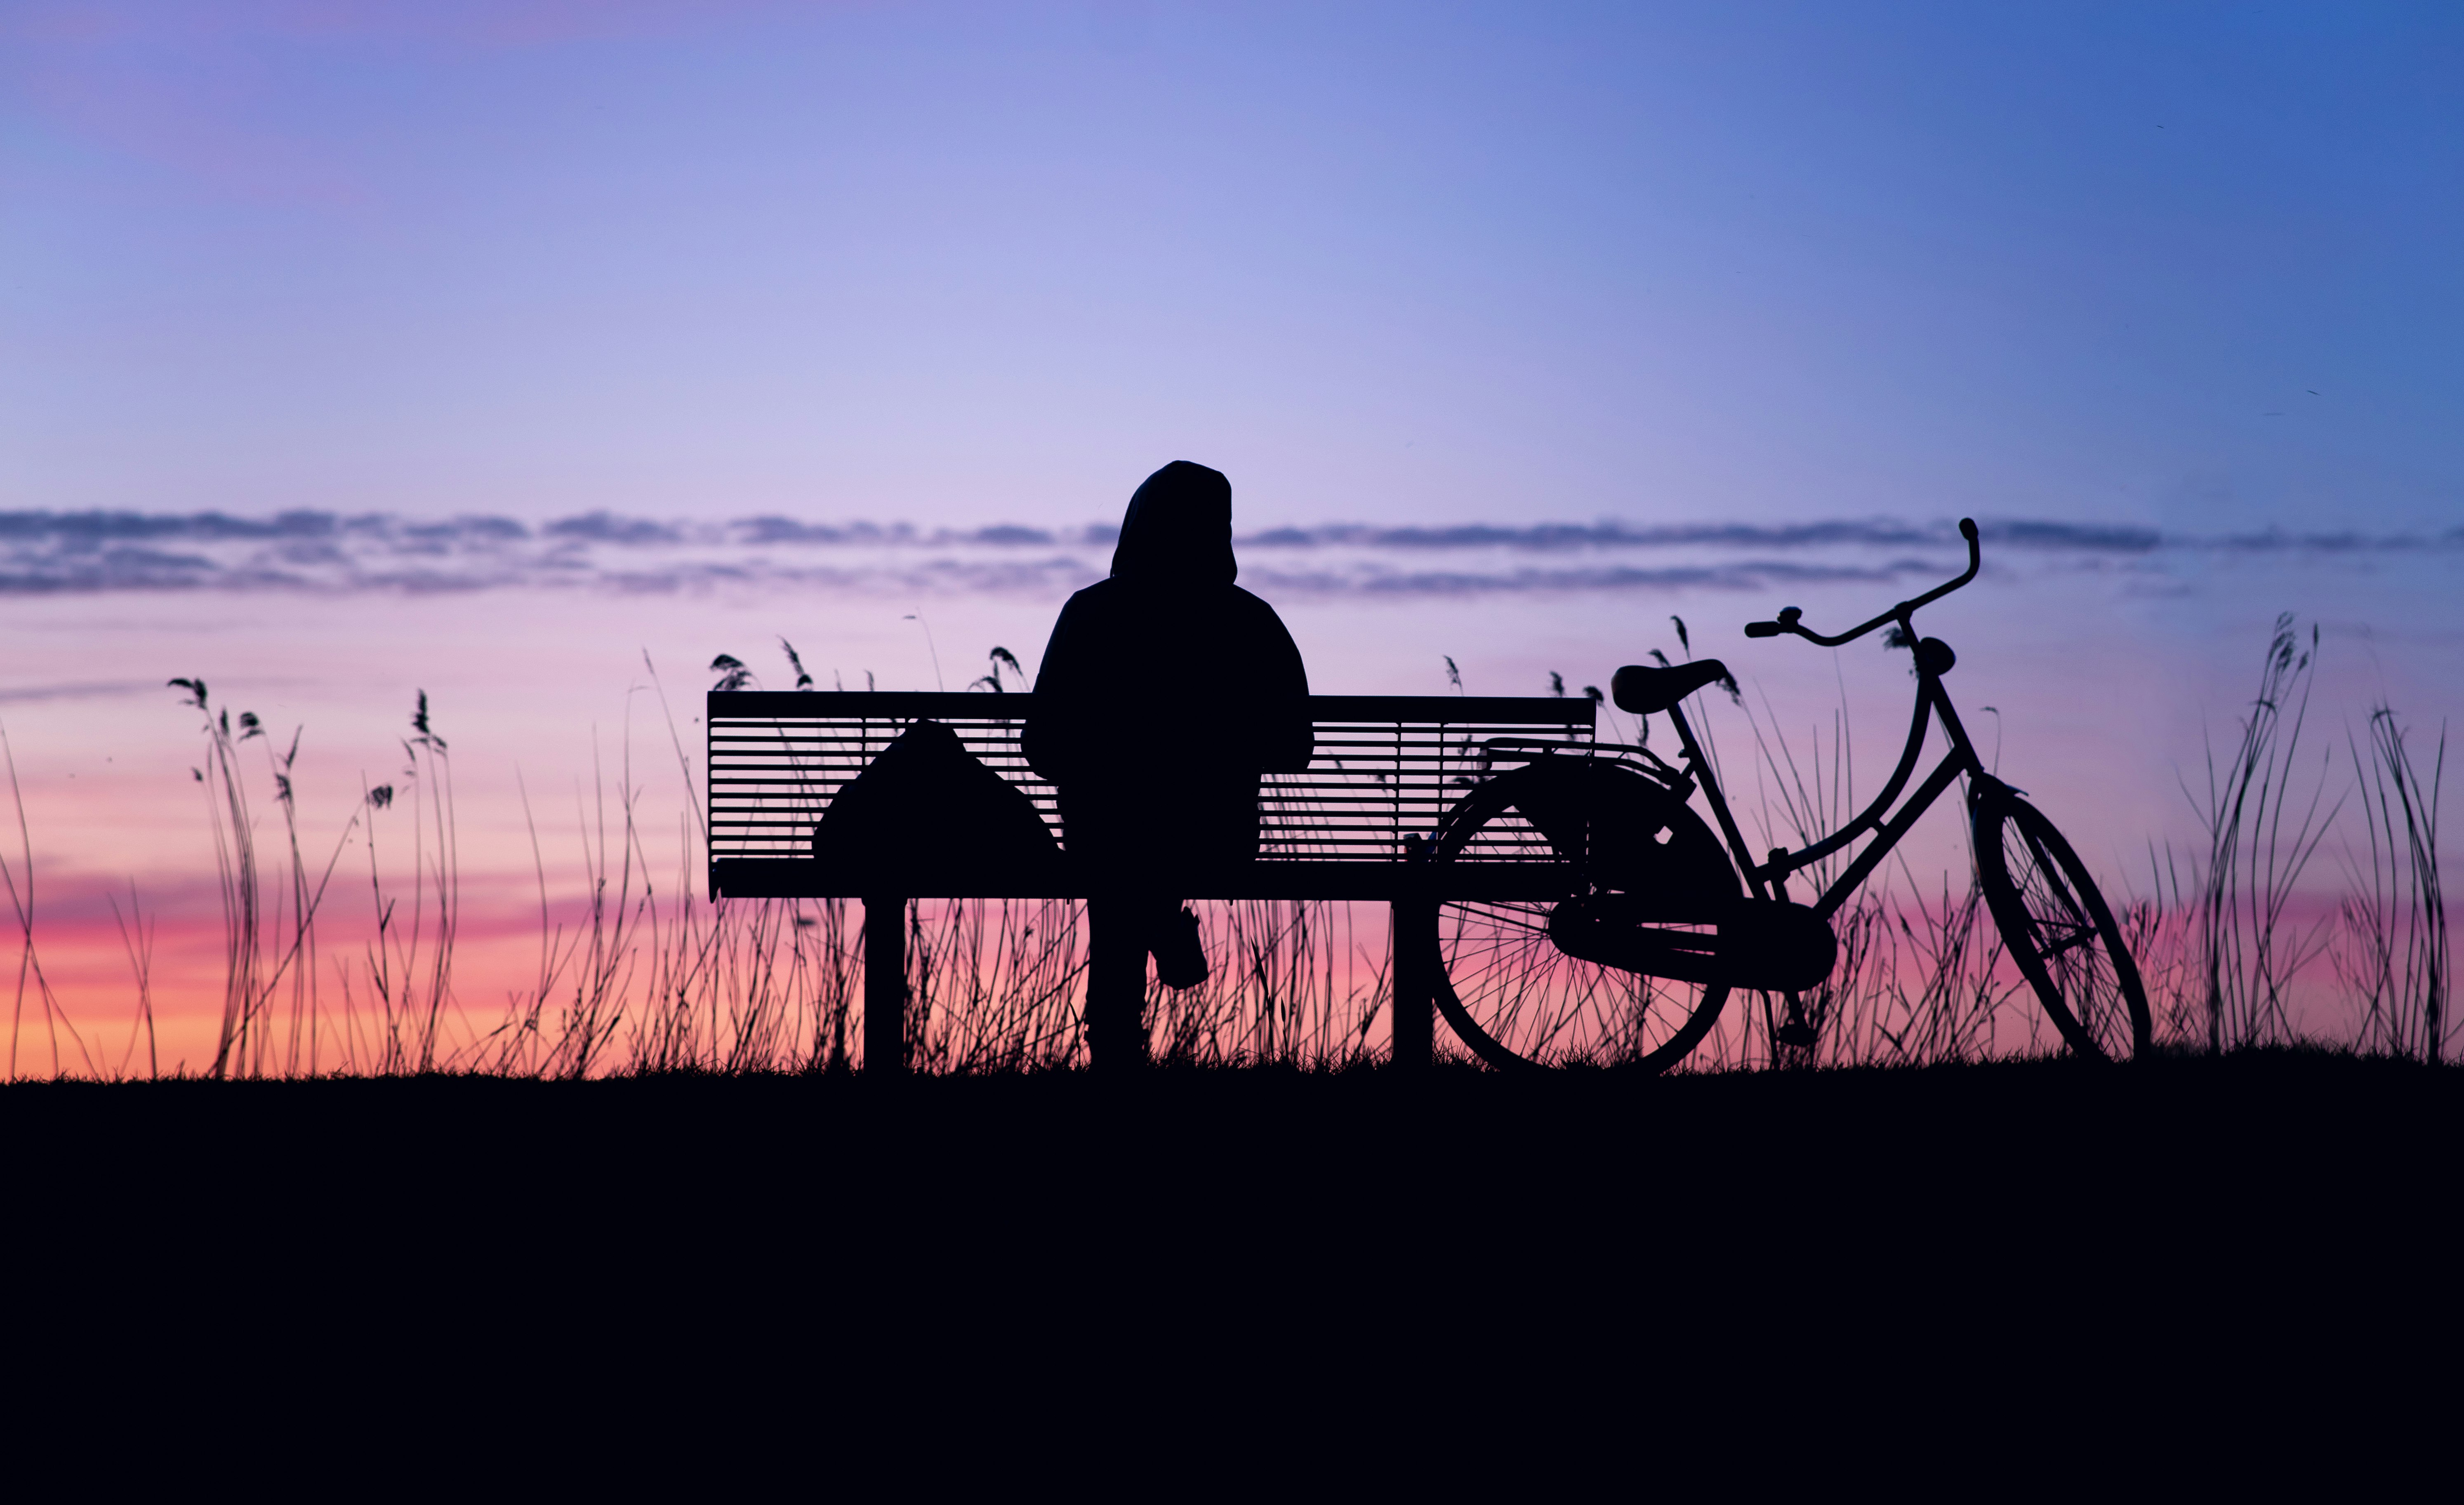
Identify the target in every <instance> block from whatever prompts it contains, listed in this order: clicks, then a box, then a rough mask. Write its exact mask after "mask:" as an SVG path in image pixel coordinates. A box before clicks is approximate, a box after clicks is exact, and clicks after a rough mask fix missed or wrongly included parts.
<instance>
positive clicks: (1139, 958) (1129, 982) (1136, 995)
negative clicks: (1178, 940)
mask: <svg viewBox="0 0 2464 1505" xmlns="http://www.w3.org/2000/svg"><path fill="white" fill-rule="evenodd" d="M1151 908H1153V905H1152V904H1151V903H1149V902H1148V901H1145V900H1142V899H1135V898H1129V897H1123V896H1113V897H1111V898H1096V899H1089V900H1088V901H1087V1056H1088V1060H1089V1064H1091V1065H1093V1066H1094V1067H1095V1068H1096V1069H1097V1070H1099V1071H1117V1070H1120V1069H1123V1068H1132V1069H1134V1068H1135V1067H1138V1066H1142V1065H1145V1064H1146V1059H1147V1025H1146V1004H1147V945H1148V926H1147V921H1148V911H1149V910H1150V909H1151Z"/></svg>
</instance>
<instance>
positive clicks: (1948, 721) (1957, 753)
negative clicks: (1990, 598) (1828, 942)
mask: <svg viewBox="0 0 2464 1505" xmlns="http://www.w3.org/2000/svg"><path fill="white" fill-rule="evenodd" d="M1960 532H1961V534H1963V535H1964V536H1965V537H1966V538H1967V539H1968V571H1967V573H1966V574H1964V575H1962V576H1960V577H1959V578H1957V579H1955V580H1951V581H1949V582H1947V583H1946V584H1944V585H1941V586H1938V587H1936V588H1935V589H1933V590H1930V591H1927V592H1926V593H1925V595H1923V596H1920V597H1917V598H1916V599H1914V600H1904V601H1902V602H1900V603H1899V604H1898V605H1896V606H1894V607H1892V608H1891V609H1890V610H1889V611H1886V612H1884V613H1882V614H1881V616H1879V617H1877V618H1875V619H1874V620H1873V621H1871V622H1866V623H1864V624H1863V625H1862V626H1859V627H1857V628H1855V629H1853V630H1851V631H1848V632H1844V633H1841V634H1840V635H1839V636H1837V637H1836V638H1826V637H1823V636H1822V635H1821V634H1819V633H1816V632H1813V631H1811V630H1809V629H1807V628H1805V627H1803V626H1801V625H1799V624H1798V622H1797V611H1796V608H1794V607H1793V606H1792V607H1790V608H1789V609H1787V610H1786V611H1783V612H1781V613H1780V615H1779V620H1778V621H1777V622H1756V623H1754V624H1753V625H1752V626H1750V627H1749V628H1748V629H1747V634H1748V635H1749V636H1750V637H1775V636H1777V635H1779V634H1781V633H1793V634H1794V635H1796V636H1798V637H1801V638H1805V639H1808V640H1809V641H1811V642H1814V643H1821V644H1823V645H1825V646H1831V647H1836V646H1837V645H1838V644H1840V643H1848V642H1852V641H1854V640H1855V639H1858V638H1861V637H1863V636H1864V635H1865V634H1866V633H1869V632H1871V631H1873V630H1874V629H1875V628H1876V627H1880V626H1882V625H1884V624H1885V623H1894V622H1895V623H1897V624H1898V626H1899V630H1900V633H1901V636H1902V638H1903V641H1904V642H1905V643H1906V644H1907V647H1908V650H1909V652H1910V653H1911V655H1913V656H1914V658H1915V659H1916V666H1917V703H1916V713H1915V716H1914V717H1913V719H1912V720H1911V721H1910V723H1909V726H1908V742H1907V746H1906V747H1905V748H1904V749H1903V750H1902V751H1901V752H1900V763H1899V767H1897V768H1896V769H1894V770H1892V772H1891V776H1890V779H1889V781H1888V782H1887V783H1885V784H1884V785H1883V786H1882V792H1881V795H1880V796H1878V797H1876V799H1875V800H1874V802H1873V803H1872V804H1869V805H1867V806H1866V807H1865V808H1864V810H1863V811H1861V812H1860V813H1859V815H1858V816H1857V818H1855V819H1853V820H1851V821H1849V822H1848V823H1847V824H1846V825H1844V826H1841V827H1840V828H1839V829H1838V830H1837V831H1834V832H1832V833H1831V834H1830V835H1829V836H1827V837H1824V838H1822V839H1821V840H1817V841H1815V842H1812V843H1810V844H1809V845H1807V846H1804V847H1802V848H1799V849H1798V850H1796V851H1793V852H1792V851H1790V850H1788V849H1787V848H1785V847H1773V848H1772V849H1771V854H1770V856H1769V857H1768V858H1767V859H1766V860H1764V861H1763V862H1759V863H1758V862H1755V861H1754V858H1753V853H1752V852H1751V851H1750V850H1749V849H1748V847H1747V846H1746V839H1745V835H1744V833H1742V832H1740V831H1739V830H1738V829H1737V821H1736V818H1735V817H1734V816H1732V815H1731V814H1729V811H1728V800H1727V796H1726V795H1725V794H1724V793H1722V791H1721V789H1720V781H1719V779H1718V777H1717V776H1715V775H1714V774H1713V773H1712V771H1711V762H1710V759H1708V758H1707V757H1705V756H1704V754H1703V749H1702V747H1701V745H1700V744H1698V743H1697V742H1696V741H1695V740H1694V729H1693V727H1692V726H1690V725H1688V724H1687V722H1686V720H1685V708H1684V707H1683V706H1682V705H1677V706H1671V707H1669V708H1668V719H1669V720H1670V721H1671V722H1672V723H1674V724H1675V726H1676V728H1677V739H1678V743H1679V746H1680V747H1682V748H1683V756H1684V760H1685V764H1686V768H1687V771H1688V774H1689V775H1690V776H1691V778H1692V779H1693V781H1694V782H1695V783H1696V784H1698V785H1700V786H1701V788H1702V790H1703V793H1704V796H1705V797H1706V798H1707V799H1709V801H1710V804H1711V813H1712V814H1713V815H1714V816H1716V817H1718V818H1719V823H1720V834H1721V836H1722V837H1723V838H1724V839H1726V840H1727V843H1728V850H1729V851H1730V852H1732V853H1734V854H1735V856H1736V860H1737V870H1738V871H1739V872H1741V873H1743V874H1744V875H1745V880H1746V887H1747V890H1748V892H1749V893H1751V894H1752V895H1753V897H1755V898H1757V899H1769V900H1778V899H1784V898H1785V897H1787V889H1786V884H1787V882H1788V875H1789V874H1791V873H1793V872H1795V871H1797V870H1798V869H1800V868H1804V867H1808V866H1811V865H1812V864H1814V863H1815V862H1820V861H1822V860H1823V859H1824V858H1826V857H1829V856H1831V855H1832V854H1833V853H1835V852H1837V851H1839V850H1840V849H1842V848H1843V847H1845V846H1847V845H1848V843H1849V842H1851V841H1854V840H1857V839H1858V838H1859V837H1860V836H1862V835H1864V834H1865V833H1867V832H1869V831H1870V832H1873V833H1875V840H1874V841H1873V843H1872V844H1871V845H1869V846H1867V847H1866V848H1865V850H1864V851H1862V852H1859V854H1858V855H1857V859H1856V861H1854V862H1850V863H1849V864H1848V866H1847V868H1846V870H1845V871H1843V872H1841V873H1840V875H1839V876H1838V877H1837V879H1835V880H1834V881H1833V882H1832V883H1831V886H1830V887H1828V888H1826V889H1824V890H1823V891H1822V894H1821V896H1820V897H1819V898H1817V899H1816V900H1815V902H1814V905H1813V908H1814V911H1815V913H1816V914H1818V915H1820V916H1821V917H1822V918H1823V919H1825V920H1828V919H1830V918H1831V916H1833V915H1834V914H1837V912H1838V911H1839V907H1840V906H1841V905H1844V904H1846V903H1847V902H1848V898H1849V896H1850V895H1851V894H1854V893H1855V892H1856V891H1857V889H1858V888H1859V886H1860V885H1862V884H1863V883H1864V882H1865V880H1866V879H1867V878H1870V877H1871V876H1873V872H1874V869H1875V868H1876V867H1878V866H1880V865H1881V861H1882V859H1883V858H1884V857H1886V856H1888V855H1889V854H1890V851H1891V848H1893V847H1895V846H1897V845H1899V843H1900V839H1901V838H1903V837H1904V836H1906V835H1907V834H1908V828H1909V827H1911V826H1913V825H1915V824H1916V822H1917V819H1918V818H1919V817H1921V816H1923V815H1924V814H1925V811H1926V810H1927V809H1929V808H1931V806H1932V805H1933V802H1934V801H1935V800H1937V799H1939V798H1941V797H1942V794H1943V791H1945V790H1947V789H1948V788H1949V787H1950V785H1951V781H1952V780H1954V779H1956V778H1958V777H1959V776H1960V775H1961V774H1967V775H1968V777H1969V781H1970V786H1971V788H1972V787H1973V786H1974V783H1975V781H1977V780H1979V779H1986V778H1991V776H1992V775H1991V774H1988V773H1986V771H1985V765H1984V763H1983V762H1982V761H1981V760H1980V759H1979V758H1978V757H1977V755H1976V749H1975V746H1974V745H1973V744H1972V743H1970V742H1969V739H1968V729H1967V728H1966V727H1965V726H1963V725H1962V724H1961V723H1960V719H1959V712H1958V710H1956V709H1953V707H1952V706H1951V704H1950V696H1949V695H1948V694H1947V692H1946V691H1945V690H1944V689H1943V687H1942V676H1943V675H1944V674H1945V673H1947V672H1948V671H1949V669H1950V667H1951V665H1953V664H1954V663H1956V662H1957V656H1956V655H1954V654H1953V653H1952V652H1951V651H1950V647H1949V645H1948V644H1947V643H1943V642H1942V641H1941V640H1939V639H1933V638H1927V639H1920V638H1918V637H1917V633H1916V610H1917V608H1918V607H1920V606H1923V605H1925V603H1926V602H1928V601H1931V600H1937V599H1939V598H1941V597H1943V596H1947V595H1948V594H1949V593H1950V592H1952V591H1955V590H1957V589H1959V588H1960V587H1961V586H1963V585H1965V584H1967V583H1968V582H1969V580H1972V579H1974V578H1976V571H1977V566H1978V563H1979V562H1980V561H1979V553H1978V545H1977V537H1976V525H1975V524H1974V523H1972V522H1969V521H1967V520H1966V519H1962V520H1961V523H1960ZM1934 721H1940V722H1941V723H1942V730H1943V733H1944V735H1946V736H1947V737H1948V738H1949V739H1950V751H1949V752H1947V753H1945V754H1944V755H1943V760H1942V761H1941V762H1940V763H1939V764H1937V765H1935V767H1934V770H1933V772H1932V773H1931V774H1927V775H1925V782H1924V783H1923V784H1920V785H1918V786H1917V790H1916V793H1915V794H1913V795H1910V796H1908V798H1907V802H1906V803H1905V804H1903V805H1902V806H1901V807H1900V809H1899V812H1898V813H1897V814H1896V815H1890V816H1888V818H1885V812H1887V811H1889V810H1890V807H1891V803H1892V801H1893V800H1896V799H1898V798H1899V797H1900V796H1901V794H1902V793H1903V791H1904V790H1906V788H1907V785H1908V778H1909V775H1910V774H1914V773H1915V772H1916V766H1917V759H1918V758H1919V757H1920V756H1922V755H1923V754H1924V752H1925V728H1926V727H1927V725H1928V724H1930V723H1931V722H1934Z"/></svg>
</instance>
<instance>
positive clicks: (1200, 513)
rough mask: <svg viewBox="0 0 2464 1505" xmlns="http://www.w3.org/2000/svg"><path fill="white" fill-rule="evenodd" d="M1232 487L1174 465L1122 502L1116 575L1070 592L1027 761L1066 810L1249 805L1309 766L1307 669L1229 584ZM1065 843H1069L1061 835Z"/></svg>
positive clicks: (1040, 682)
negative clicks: (1267, 786) (1263, 777)
mask: <svg viewBox="0 0 2464 1505" xmlns="http://www.w3.org/2000/svg"><path fill="white" fill-rule="evenodd" d="M1239 573H1240V566H1239V564H1238V563H1237V562H1236V561H1235V560H1234V558H1233V556H1232V483H1231V482H1230V481H1228V480H1226V479H1225V478H1224V476H1223V475H1222V473H1221V471H1217V470H1211V469H1207V468H1206V467H1204V466H1202V465H1192V464H1190V463H1189V462H1188V461H1186V460H1176V461H1174V462H1173V463H1172V464H1170V465H1168V466H1165V467H1164V468H1163V469H1160V470H1157V471H1156V472H1155V474H1153V475H1151V476H1149V477H1147V479H1146V483H1145V484H1144V485H1142V486H1140V487H1139V488H1138V490H1137V493H1136V494H1135V495H1134V496H1133V497H1132V498H1131V499H1130V509H1129V513H1128V514H1127V515H1126V516H1124V517H1123V518H1122V520H1121V536H1120V542H1119V543H1118V544H1117V545H1116V546H1115V548H1114V549H1113V551H1112V573H1111V578H1110V579H1106V580H1101V581H1098V582H1097V583H1095V584H1093V585H1090V586H1089V587H1087V588H1086V589H1085V590H1083V591H1080V592H1079V593H1078V594H1076V595H1075V596H1072V597H1070V598H1069V601H1068V604H1067V605H1066V606H1064V607H1063V608H1062V609H1061V618H1060V621H1058V622H1055V623H1054V624H1053V628H1052V641H1051V642H1050V643H1048V644H1046V645H1045V650H1044V662H1043V664H1042V665H1039V667H1038V669H1037V673H1036V681H1035V701H1034V709H1033V710H1032V711H1031V712H1030V713H1029V715H1028V719H1027V724H1026V729H1025V734H1024V740H1025V752H1026V757H1027V761H1028V762H1029V763H1030V764H1031V765H1033V767H1034V769H1035V771H1036V772H1037V773H1038V774H1041V775H1043V776H1044V777H1045V778H1047V779H1050V780H1051V781H1052V782H1053V783H1055V784H1056V785H1058V786H1060V789H1061V795H1062V804H1063V812H1064V815H1063V818H1064V823H1065V829H1066V828H1067V824H1068V822H1069V820H1070V818H1071V816H1070V812H1071V809H1072V807H1073V806H1074V807H1077V808H1078V809H1079V810H1081V811H1085V810H1088V809H1089V808H1090V807H1092V806H1094V805H1098V804H1100V805H1101V806H1103V807H1105V808H1106V809H1107V810H1109V811H1110V812H1112V813H1117V814H1119V815H1121V816H1124V817H1128V816H1131V815H1133V813H1136V812H1144V813H1145V814H1147V815H1150V816H1152V817H1155V818H1170V816H1171V813H1172V812H1173V811H1174V810H1175V809H1176V808H1179V809H1187V810H1196V809H1199V808H1201V807H1203V808H1208V809H1211V810H1213V811H1215V812H1217V814H1218V815H1219V816H1220V817H1222V818H1230V816H1231V813H1232V812H1234V811H1236V810H1237V809H1239V808H1243V807H1245V808H1246V809H1247V811H1248V812H1249V816H1248V819H1249V830H1250V837H1249V840H1250V843H1251V846H1252V848H1253V849H1254V843H1255V827H1256V816H1255V811H1256V801H1257V789H1258V776H1259V775H1260V774H1263V773H1267V772H1275V771H1286V770H1294V771H1296V770H1300V769H1305V768H1307V767H1308V766H1309V752H1310V749H1311V729H1310V723H1309V675H1308V672H1307V670H1306V669H1304V668H1303V666H1302V665H1301V654H1300V649H1299V648H1298V647H1297V646H1296V645H1295V644H1294V643H1292V637H1291V634H1290V633H1289V632H1287V631H1286V630H1285V628H1284V624H1283V621H1282V619H1280V618H1278V617H1277V616H1276V615H1275V609H1274V608H1273V607H1271V606H1269V605H1267V604H1266V603H1265V601H1263V600H1259V599H1258V598H1257V597H1255V596H1252V595H1251V594H1249V593H1248V592H1247V591H1244V590H1243V589H1241V587H1240V586H1238V585H1236V584H1234V583H1233V581H1234V579H1235V578H1237V577H1238V575H1239ZM1065 840H1066V838H1065Z"/></svg>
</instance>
